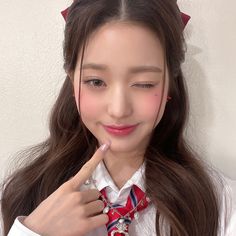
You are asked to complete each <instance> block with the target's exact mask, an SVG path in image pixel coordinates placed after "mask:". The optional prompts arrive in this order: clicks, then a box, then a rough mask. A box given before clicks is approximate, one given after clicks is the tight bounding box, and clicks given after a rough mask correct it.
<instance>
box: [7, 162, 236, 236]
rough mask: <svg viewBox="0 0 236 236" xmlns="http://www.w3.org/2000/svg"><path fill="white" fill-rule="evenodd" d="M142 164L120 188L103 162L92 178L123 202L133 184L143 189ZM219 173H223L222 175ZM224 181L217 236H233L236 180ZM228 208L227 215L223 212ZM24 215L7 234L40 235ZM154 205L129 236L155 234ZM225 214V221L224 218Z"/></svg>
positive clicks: (98, 233)
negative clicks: (25, 219)
mask: <svg viewBox="0 0 236 236" xmlns="http://www.w3.org/2000/svg"><path fill="white" fill-rule="evenodd" d="M143 172H144V164H143V165H142V166H141V167H140V168H139V169H138V170H137V171H136V172H135V173H134V174H133V176H132V177H131V178H130V179H129V180H128V181H127V182H126V183H125V185H124V186H123V187H122V188H121V189H120V190H119V189H118V188H117V186H116V185H115V183H114V182H113V180H112V178H111V176H110V175H109V173H108V171H107V169H106V167H105V165H104V163H103V162H100V164H99V165H98V166H97V168H96V169H95V171H94V173H93V175H92V178H93V179H94V180H95V183H96V187H97V188H98V190H99V191H100V190H101V189H103V188H104V187H107V188H106V192H107V197H108V199H109V201H110V202H112V203H117V204H121V205H125V203H126V200H127V197H128V195H129V192H130V189H131V187H132V185H133V184H136V185H137V186H138V187H139V188H141V189H142V190H143V191H144V192H145V188H144V179H143ZM221 175H222V174H221ZM221 177H222V180H223V181H224V182H225V185H224V188H223V189H219V191H221V192H222V205H221V206H222V209H221V225H220V232H219V233H218V236H235V235H236V181H233V180H230V179H228V178H226V177H225V176H223V175H222V176H221ZM96 187H95V186H94V184H93V183H92V182H91V184H89V185H83V186H81V188H80V190H81V191H83V190H85V189H89V188H96ZM226 210H227V215H226ZM24 217H25V216H18V217H17V218H16V219H15V221H14V224H13V225H12V227H11V229H10V232H9V233H8V236H40V235H39V234H37V233H35V232H33V231H31V230H30V229H28V228H27V227H25V226H24V225H23V224H22V223H21V222H22V219H23V218H24ZM155 217H156V209H155V206H154V205H153V204H151V203H149V206H148V207H147V208H146V209H144V210H142V211H141V213H140V215H139V218H138V219H134V220H132V223H131V224H130V226H129V234H130V235H132V236H140V235H142V236H156V230H155ZM225 217H226V220H225ZM159 223H160V226H161V232H162V235H165V236H167V235H169V227H168V224H167V222H165V220H164V218H163V217H162V216H160V219H159ZM104 235H107V230H106V226H105V225H104V226H102V227H99V228H97V229H95V230H93V231H91V232H90V233H88V234H87V235H86V236H104Z"/></svg>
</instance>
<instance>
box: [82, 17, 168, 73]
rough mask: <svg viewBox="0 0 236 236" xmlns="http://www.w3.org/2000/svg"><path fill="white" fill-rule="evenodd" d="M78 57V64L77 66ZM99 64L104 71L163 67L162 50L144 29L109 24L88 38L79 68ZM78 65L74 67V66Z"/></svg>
mask: <svg viewBox="0 0 236 236" xmlns="http://www.w3.org/2000/svg"><path fill="white" fill-rule="evenodd" d="M80 57H81V55H79V59H78V62H80ZM89 63H95V64H103V65H107V69H108V70H109V69H113V70H116V69H117V70H119V69H121V68H122V69H125V68H128V67H133V66H138V65H142V66H143V65H144V66H145V65H147V66H150V65H151V66H158V67H160V68H162V67H163V65H164V55H163V48H162V45H161V43H160V40H159V38H158V37H157V35H156V34H155V33H154V32H152V31H151V30H149V29H148V28H147V27H144V26H142V25H138V24H132V23H124V22H110V23H107V24H105V25H103V26H102V27H100V28H99V29H98V30H96V31H95V32H94V33H93V34H92V35H91V36H90V38H89V40H88V43H87V45H86V48H85V52H84V59H83V64H89ZM78 64H79V65H80V63H77V65H78Z"/></svg>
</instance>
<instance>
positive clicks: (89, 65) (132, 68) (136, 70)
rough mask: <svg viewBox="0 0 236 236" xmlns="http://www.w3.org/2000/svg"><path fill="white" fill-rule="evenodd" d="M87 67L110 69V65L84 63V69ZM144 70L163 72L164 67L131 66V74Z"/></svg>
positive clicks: (101, 69)
mask: <svg viewBox="0 0 236 236" xmlns="http://www.w3.org/2000/svg"><path fill="white" fill-rule="evenodd" d="M86 69H93V70H99V71H106V70H108V67H107V66H106V65H103V64H96V63H86V64H83V66H82V70H86ZM142 72H157V73H161V72H162V69H161V68H159V67H157V66H148V65H142V66H135V67H131V68H129V73H131V74H138V73H142Z"/></svg>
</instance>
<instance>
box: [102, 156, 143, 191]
mask: <svg viewBox="0 0 236 236" xmlns="http://www.w3.org/2000/svg"><path fill="white" fill-rule="evenodd" d="M103 161H104V164H105V166H106V168H107V171H108V173H109V174H110V176H111V178H112V179H113V181H114V183H115V184H116V186H117V187H118V189H121V188H122V187H123V186H124V184H125V183H126V182H127V181H128V180H129V179H130V178H131V177H132V175H133V174H134V173H135V172H136V171H137V170H138V169H139V167H140V166H141V165H142V164H143V161H144V156H143V155H140V154H137V152H133V153H119V154H117V153H114V152H112V151H108V152H107V154H106V157H105V158H104V160H103Z"/></svg>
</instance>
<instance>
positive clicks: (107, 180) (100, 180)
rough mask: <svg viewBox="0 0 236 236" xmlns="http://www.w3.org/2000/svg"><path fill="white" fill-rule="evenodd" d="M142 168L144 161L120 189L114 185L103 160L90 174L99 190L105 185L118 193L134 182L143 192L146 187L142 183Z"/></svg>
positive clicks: (143, 167) (143, 168)
mask: <svg viewBox="0 0 236 236" xmlns="http://www.w3.org/2000/svg"><path fill="white" fill-rule="evenodd" d="M144 170H145V162H143V164H142V165H141V166H140V167H139V169H138V170H137V171H136V172H135V173H134V174H133V175H132V177H131V178H130V179H129V180H128V181H127V182H126V183H125V184H124V186H123V187H122V188H121V189H120V190H119V189H118V187H117V186H116V185H115V183H114V181H113V179H112V178H111V176H110V174H109V173H108V171H107V169H106V166H105V165H104V162H103V161H101V162H100V163H99V164H98V166H97V167H96V169H95V171H94V172H93V174H92V178H93V180H94V181H95V183H96V186H97V188H98V190H99V191H101V190H102V189H103V188H105V187H110V188H111V189H112V190H113V191H115V192H116V193H118V195H120V194H119V193H121V192H122V191H123V190H125V189H128V188H131V187H132V186H133V185H134V184H135V185H137V186H138V187H139V188H140V189H141V190H142V191H143V192H145V191H146V189H145V184H144Z"/></svg>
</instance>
